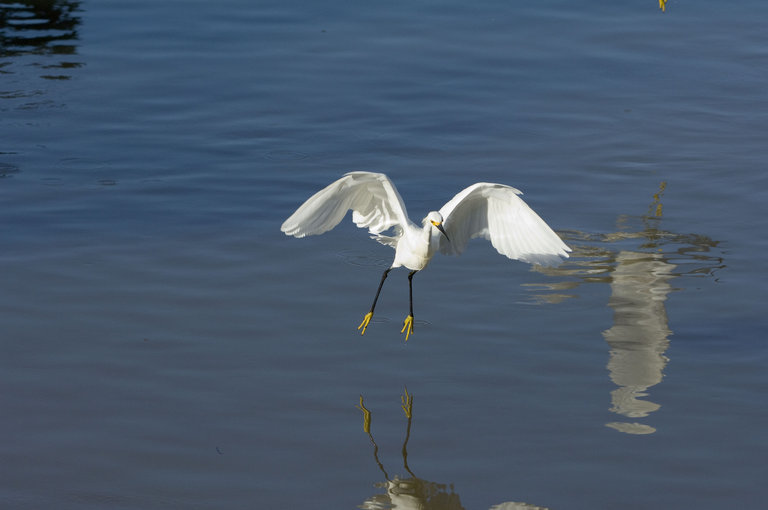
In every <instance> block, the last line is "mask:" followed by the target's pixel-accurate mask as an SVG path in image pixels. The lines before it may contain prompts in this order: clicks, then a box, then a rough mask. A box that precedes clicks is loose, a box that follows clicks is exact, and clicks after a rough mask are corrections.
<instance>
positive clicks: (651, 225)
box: [537, 182, 725, 434]
mask: <svg viewBox="0 0 768 510" xmlns="http://www.w3.org/2000/svg"><path fill="white" fill-rule="evenodd" d="M665 189H666V183H665V182H662V183H661V185H660V186H659V191H658V192H657V193H655V194H654V195H653V201H652V202H651V205H650V206H649V208H648V212H647V213H646V214H645V215H643V216H640V217H636V218H634V219H635V220H637V219H639V220H640V222H641V225H638V226H635V227H633V226H631V222H632V221H633V218H632V217H629V216H621V217H619V221H618V223H619V229H618V231H617V232H612V233H607V234H600V235H592V236H588V235H586V234H576V233H572V234H571V235H570V236H569V237H570V238H571V239H573V240H575V238H576V237H577V235H578V237H580V238H581V239H583V240H585V241H587V243H588V244H586V245H580V244H575V245H574V249H575V251H574V258H573V259H571V261H569V264H567V265H563V266H562V267H559V268H546V269H542V268H537V270H538V271H541V272H543V273H545V274H547V275H549V276H558V275H559V276H575V277H577V278H578V279H580V281H579V280H572V281H563V282H560V283H555V284H552V283H549V284H547V285H545V287H548V288H550V289H551V290H554V291H562V290H564V289H572V288H575V287H577V286H578V285H580V284H581V283H601V284H606V283H607V284H609V285H610V288H611V297H610V299H609V301H608V306H609V307H610V308H611V309H613V325H612V326H611V327H610V328H609V329H608V330H607V331H604V332H603V337H604V338H605V341H606V342H608V345H609V346H610V348H611V350H610V359H609V361H608V366H607V368H608V370H609V372H610V377H611V380H612V381H613V382H614V383H616V385H617V386H618V388H616V389H615V390H613V391H612V392H611V408H610V410H611V411H612V412H614V413H617V414H620V415H622V416H626V417H628V418H644V417H646V416H648V415H650V414H651V413H653V412H655V411H656V410H658V409H659V408H660V407H661V406H660V405H659V404H656V403H654V402H649V401H647V400H642V397H645V396H647V393H646V391H647V390H648V388H650V387H652V386H654V385H656V384H659V383H660V382H661V381H662V378H663V370H664V369H665V367H666V365H667V362H668V359H667V357H666V356H665V355H664V353H665V352H666V350H667V349H668V347H669V339H668V337H669V336H670V335H671V334H672V331H671V330H670V329H669V326H668V319H667V312H666V307H665V304H664V302H665V301H666V299H667V295H668V294H669V293H670V292H671V291H672V290H673V289H672V286H671V285H670V282H671V280H672V279H673V278H676V277H679V276H702V275H712V274H714V272H715V270H717V269H720V268H723V267H725V266H724V265H723V260H722V258H721V257H719V256H711V255H708V254H707V252H709V251H710V250H712V249H713V248H715V247H716V246H717V244H718V243H717V242H716V241H713V240H712V239H709V238H708V237H705V236H702V235H696V234H675V233H672V232H668V231H664V230H661V229H660V228H659V222H660V221H661V218H662V214H663V208H662V203H661V198H662V195H663V193H664V191H665ZM615 244H618V245H621V246H622V248H623V249H621V250H616V249H612V248H611V247H606V245H615ZM672 260H674V262H675V263H674V264H673V263H672V262H671V261H672ZM567 297H570V296H568V295H565V294H557V295H555V296H549V297H547V296H540V298H539V299H540V300H542V301H547V302H552V301H558V300H562V299H564V298H567ZM607 426H609V427H611V428H614V429H616V430H619V431H621V432H625V433H628V434H650V433H653V432H655V431H656V429H655V428H653V427H651V426H649V425H646V424H642V423H637V422H631V423H630V422H618V421H616V422H611V423H608V424H607Z"/></svg>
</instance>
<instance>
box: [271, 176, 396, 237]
mask: <svg viewBox="0 0 768 510" xmlns="http://www.w3.org/2000/svg"><path fill="white" fill-rule="evenodd" d="M350 209H351V210H352V220H353V221H354V222H355V224H356V225H357V226H358V227H360V228H368V231H369V232H370V233H372V234H379V233H380V232H383V231H385V230H387V229H389V228H391V227H402V226H405V225H406V224H407V223H408V215H407V213H406V211H405V205H404V204H403V199H402V198H401V197H400V194H399V193H398V192H397V189H396V188H395V185H394V184H392V181H390V180H389V177H387V176H386V175H384V174H377V173H373V172H350V173H348V174H345V175H344V177H342V178H341V179H339V180H337V181H335V182H333V183H331V184H329V185H328V186H326V187H325V188H324V189H322V190H320V191H318V192H317V193H315V194H314V195H312V196H311V197H309V199H307V201H306V202H304V203H303V204H301V206H300V207H299V208H298V209H297V210H296V212H294V213H293V214H292V215H291V216H290V217H289V218H288V219H287V220H285V222H284V223H283V226H282V227H281V228H280V230H282V231H283V232H285V233H286V235H290V236H295V237H304V236H309V235H316V234H322V233H323V232H327V231H329V230H331V229H332V228H333V227H335V226H336V225H338V224H339V222H341V220H342V219H344V216H346V214H347V211H349V210H350Z"/></svg>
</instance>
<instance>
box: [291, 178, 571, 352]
mask: <svg viewBox="0 0 768 510" xmlns="http://www.w3.org/2000/svg"><path fill="white" fill-rule="evenodd" d="M520 194H521V192H520V191H518V190H516V189H515V188H511V187H509V186H505V185H503V184H491V183H486V182H479V183H476V184H473V185H472V186H469V187H468V188H466V189H464V190H463V191H461V192H460V193H458V194H457V195H456V196H455V197H453V198H452V199H451V200H450V201H448V203H446V204H445V205H444V206H443V207H441V208H440V210H439V211H432V212H430V213H429V214H427V216H426V217H425V218H424V219H423V220H422V226H421V227H419V226H418V225H416V224H415V223H413V222H412V221H411V220H410V219H409V218H408V214H407V213H406V210H405V204H404V203H403V199H402V198H401V197H400V194H399V193H398V192H397V189H395V186H394V184H392V181H390V180H389V178H388V177H387V176H386V175H384V174H377V173H372V172H350V173H348V174H346V175H344V177H342V178H341V179H339V180H337V181H336V182H333V183H331V184H330V185H328V186H327V187H325V188H324V189H322V190H320V191H318V192H317V193H315V194H314V195H312V196H311V197H310V198H309V199H307V201H306V202H304V203H303V204H302V205H301V206H300V207H299V208H298V209H297V210H296V212H294V213H293V214H292V215H291V216H290V217H289V218H288V219H287V220H285V222H284V223H283V225H282V227H281V230H282V231H283V232H285V233H286V234H287V235H292V236H296V237H304V236H308V235H314V234H322V233H324V232H327V231H328V230H331V229H332V228H333V227H335V226H336V225H338V224H339V223H340V222H341V220H342V219H343V218H344V216H345V215H346V214H347V211H349V210H350V209H351V210H352V220H353V221H354V222H355V224H356V225H357V226H358V227H361V228H368V232H369V233H370V234H372V236H371V237H372V238H373V239H375V240H377V241H378V242H380V243H382V244H385V245H387V246H391V247H392V248H394V249H395V260H394V261H393V262H392V265H391V266H390V267H389V268H388V269H386V270H385V271H384V274H382V276H381V281H380V282H379V288H378V290H377V291H376V296H375V297H374V299H373V304H372V305H371V310H370V311H369V312H368V313H367V314H366V315H365V317H364V318H363V322H362V323H361V324H360V327H358V328H357V329H359V330H362V334H365V330H366V329H367V328H368V323H369V322H370V321H371V317H373V312H374V309H375V308H376V302H377V301H378V299H379V294H380V293H381V288H382V286H383V285H384V280H386V278H387V275H388V274H389V272H390V271H391V270H392V269H394V268H397V267H406V268H408V269H410V270H411V271H410V273H408V288H409V292H410V313H409V314H408V316H407V317H406V318H405V321H404V323H403V330H402V331H401V333H405V339H406V340H408V337H409V336H410V334H411V333H413V275H414V274H416V272H418V271H421V270H422V269H424V268H425V267H426V266H427V264H429V261H430V259H432V256H433V255H434V254H435V251H436V250H438V249H439V250H440V252H441V253H445V254H455V255H458V254H460V253H461V252H463V251H464V248H465V247H466V245H467V242H469V240H470V239H472V238H475V237H484V238H485V239H487V240H489V241H490V242H491V244H492V245H493V247H494V248H496V250H498V252H499V253H501V254H502V255H506V256H507V257H509V258H511V259H517V260H522V261H524V262H529V263H537V264H550V265H551V264H554V263H557V262H560V260H561V257H563V258H567V257H568V252H569V251H571V250H570V248H568V247H567V246H566V245H565V243H563V242H562V241H561V240H560V238H559V237H558V235H557V234H555V233H554V232H553V231H552V229H551V228H549V226H548V225H547V224H546V223H545V222H544V220H542V219H541V218H540V217H539V215H538V214H536V213H535V212H534V211H533V209H531V208H530V207H528V205H527V204H526V203H525V202H523V200H522V199H521V198H520V197H519V196H518V195H520ZM390 229H391V230H393V234H392V235H384V232H386V231H388V230H390Z"/></svg>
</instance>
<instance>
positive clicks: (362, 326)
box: [357, 312, 373, 335]
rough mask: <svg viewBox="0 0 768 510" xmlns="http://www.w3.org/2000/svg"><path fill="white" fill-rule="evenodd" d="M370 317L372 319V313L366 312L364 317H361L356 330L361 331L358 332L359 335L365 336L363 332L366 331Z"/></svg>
mask: <svg viewBox="0 0 768 510" xmlns="http://www.w3.org/2000/svg"><path fill="white" fill-rule="evenodd" d="M371 317H373V312H368V313H366V314H365V317H363V322H361V323H360V325H359V326H358V327H357V329H358V330H359V329H362V331H361V332H360V334H361V335H364V334H365V330H366V329H368V323H369V322H371Z"/></svg>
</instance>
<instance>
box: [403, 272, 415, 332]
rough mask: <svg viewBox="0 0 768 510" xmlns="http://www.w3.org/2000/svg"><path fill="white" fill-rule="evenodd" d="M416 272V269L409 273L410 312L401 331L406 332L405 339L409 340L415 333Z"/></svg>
mask: <svg viewBox="0 0 768 510" xmlns="http://www.w3.org/2000/svg"><path fill="white" fill-rule="evenodd" d="M415 274H416V271H411V272H410V273H408V297H409V298H410V308H409V310H410V313H409V314H408V317H406V318H405V321H404V322H403V329H402V331H400V333H405V341H406V342H407V341H408V337H409V336H411V333H413V275H415Z"/></svg>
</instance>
